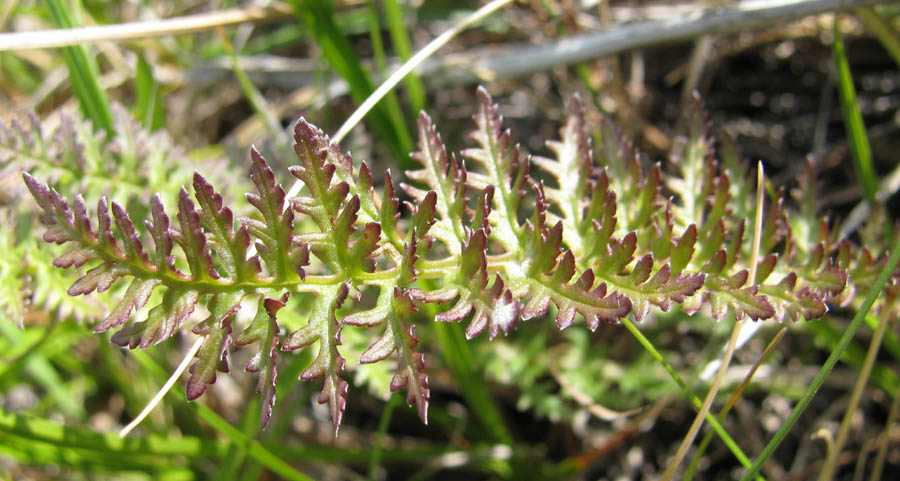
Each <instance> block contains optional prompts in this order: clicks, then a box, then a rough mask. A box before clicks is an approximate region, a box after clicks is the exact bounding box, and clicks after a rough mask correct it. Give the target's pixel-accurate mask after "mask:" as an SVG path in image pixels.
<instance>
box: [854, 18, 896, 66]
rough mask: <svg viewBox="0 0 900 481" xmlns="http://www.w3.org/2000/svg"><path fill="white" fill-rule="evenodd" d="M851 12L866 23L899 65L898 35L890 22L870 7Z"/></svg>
mask: <svg viewBox="0 0 900 481" xmlns="http://www.w3.org/2000/svg"><path fill="white" fill-rule="evenodd" d="M853 13H855V14H856V16H857V17H859V19H860V20H862V21H863V23H864V24H866V28H868V29H869V30H870V31H871V32H872V33H874V34H875V37H876V38H877V39H878V41H879V42H881V45H882V46H883V47H884V49H885V50H887V52H888V54H890V56H891V58H893V59H894V61H895V62H897V65H898V66H900V35H898V33H897V31H896V30H895V29H894V28H893V27H891V24H890V23H888V21H887V20H885V19H884V18H883V17H882V16H881V15H879V14H878V12H876V11H875V9H874V8H872V7H866V8H860V9H859V10H856V11H854V12H853Z"/></svg>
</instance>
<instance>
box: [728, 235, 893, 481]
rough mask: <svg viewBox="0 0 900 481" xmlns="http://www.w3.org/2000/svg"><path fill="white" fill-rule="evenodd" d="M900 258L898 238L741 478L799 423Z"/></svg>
mask: <svg viewBox="0 0 900 481" xmlns="http://www.w3.org/2000/svg"><path fill="white" fill-rule="evenodd" d="M898 261H900V240H898V242H897V244H896V245H895V246H894V248H893V249H892V250H891V257H890V258H889V259H888V261H887V264H886V265H885V266H884V268H883V269H882V270H881V273H879V274H878V279H877V280H876V281H875V284H874V285H873V286H872V289H871V290H869V293H868V294H867V295H866V300H865V301H864V302H863V304H862V306H861V307H860V308H859V310H858V311H856V315H854V316H853V320H852V321H851V322H850V325H849V326H847V329H846V330H844V333H843V335H842V336H841V338H840V340H839V341H838V343H837V345H836V346H835V348H834V349H833V350H832V351H831V354H830V355H829V356H828V359H827V360H826V361H825V364H824V365H823V366H822V369H821V370H819V373H818V374H817V375H816V377H815V378H814V379H813V380H812V382H811V383H810V386H809V388H808V389H807V390H806V392H805V393H804V395H803V397H802V398H801V399H800V401H799V402H798V403H797V405H796V406H794V409H793V411H791V414H790V415H789V416H788V418H787V419H786V420H785V421H784V423H782V425H781V428H780V429H779V430H778V432H776V433H775V436H773V437H772V439H771V440H770V441H769V443H768V444H766V447H765V448H764V449H763V451H762V452H761V453H760V454H759V456H757V457H756V459H755V460H754V461H753V465H752V466H751V467H750V469H748V470H747V472H746V473H744V476H743V477H742V478H741V481H748V480H749V479H751V478H753V477H754V476H755V475H756V474H757V473H758V472H759V470H760V469H761V468H762V465H763V464H765V462H766V460H768V459H769V457H770V456H771V455H772V453H774V452H775V449H777V448H778V446H779V445H781V442H782V441H784V438H785V437H786V436H787V434H788V432H790V430H791V428H793V427H794V424H796V423H797V420H798V419H799V418H800V415H801V414H803V411H805V410H806V407H807V406H808V405H809V403H810V401H812V398H813V397H814V396H815V395H816V392H818V390H819V388H820V387H822V384H823V383H824V382H825V378H827V377H828V374H829V373H831V370H832V369H833V368H834V365H835V364H837V362H838V360H839V359H840V358H841V356H842V355H843V354H844V352H845V351H846V349H847V346H848V345H850V342H851V341H852V340H853V336H854V334H856V330H857V329H859V326H860V325H862V324H863V320H864V319H865V317H866V315H867V314H868V313H869V309H871V308H872V304H874V303H875V301H876V300H877V299H878V297H879V296H880V295H881V291H882V289H883V288H884V286H885V284H886V283H887V280H888V278H889V277H890V276H891V273H892V272H893V271H894V268H895V267H897V262H898Z"/></svg>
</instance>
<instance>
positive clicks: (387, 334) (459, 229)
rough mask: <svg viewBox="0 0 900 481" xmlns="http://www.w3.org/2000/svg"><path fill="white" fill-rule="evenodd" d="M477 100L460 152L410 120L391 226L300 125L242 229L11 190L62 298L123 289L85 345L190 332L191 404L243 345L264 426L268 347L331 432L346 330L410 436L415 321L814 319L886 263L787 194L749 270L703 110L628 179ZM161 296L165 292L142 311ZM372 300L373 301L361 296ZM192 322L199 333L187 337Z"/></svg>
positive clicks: (185, 214)
mask: <svg viewBox="0 0 900 481" xmlns="http://www.w3.org/2000/svg"><path fill="white" fill-rule="evenodd" d="M477 102H478V104H477V105H478V106H477V112H476V114H475V117H474V120H475V129H474V130H473V132H472V133H471V135H470V136H469V138H470V139H471V140H472V143H473V145H472V146H471V147H470V148H467V149H464V150H462V151H461V152H460V154H459V155H456V154H453V153H449V152H448V149H447V148H446V146H445V145H444V143H443V141H442V139H441V136H440V135H439V134H438V131H437V128H436V126H435V125H434V123H433V122H432V120H431V119H430V118H429V117H428V116H427V115H426V114H424V113H423V114H422V115H420V117H419V119H418V133H419V142H418V151H417V152H415V153H414V154H413V156H412V157H413V159H414V160H415V161H416V162H417V163H418V164H419V165H420V167H421V168H420V169H419V170H415V171H412V172H408V173H407V177H408V183H404V184H401V185H402V189H403V190H404V191H405V192H406V194H407V195H408V196H409V197H410V198H411V199H412V200H411V202H409V203H407V204H406V206H407V207H408V208H407V209H404V208H402V204H401V202H400V199H399V198H398V194H397V191H396V189H395V185H394V179H393V178H392V176H391V174H390V172H388V173H386V174H385V182H384V186H383V190H382V191H381V195H378V193H377V192H376V190H375V188H374V185H373V176H372V172H371V171H370V169H369V167H368V165H367V164H366V163H364V162H363V163H361V164H360V165H359V167H358V168H356V167H355V166H354V162H353V160H352V159H351V157H350V156H349V155H348V154H345V153H342V152H341V151H340V149H339V147H338V146H337V145H335V144H333V143H332V142H331V140H330V139H329V138H328V136H326V135H325V134H324V133H323V132H322V131H321V130H319V129H318V128H316V127H315V126H313V125H311V124H309V123H308V122H306V121H305V120H304V119H300V121H299V122H298V123H297V126H296V128H295V131H294V139H295V142H296V143H295V148H294V150H295V153H296V155H297V161H298V163H297V165H295V166H293V167H290V169H289V170H290V173H291V174H293V176H294V177H296V178H297V179H299V181H301V182H303V184H305V186H306V190H305V193H304V194H303V195H301V196H298V197H293V198H287V195H286V194H285V189H284V188H283V187H282V186H281V185H278V183H277V182H276V180H275V175H274V173H273V172H272V171H271V170H270V169H269V166H268V165H267V163H266V161H265V160H264V159H263V157H262V155H261V154H260V153H259V152H258V151H256V150H255V149H254V150H251V152H250V180H251V181H252V183H253V185H254V186H255V192H251V193H247V194H246V199H247V201H248V202H249V204H250V205H252V207H253V208H255V211H256V212H254V213H253V214H252V215H251V216H249V217H241V218H237V219H236V218H235V216H234V214H233V211H232V209H231V207H229V206H228V205H226V203H225V201H224V197H223V195H222V194H221V193H220V192H218V191H216V189H215V188H214V187H213V185H212V183H211V182H209V181H207V179H206V178H205V177H204V176H202V175H200V174H196V175H195V176H194V177H193V181H192V190H193V194H191V193H190V192H189V191H188V190H187V189H182V190H181V191H180V193H179V194H178V196H177V200H176V201H175V204H176V208H177V213H176V215H175V217H174V218H170V216H169V215H168V214H167V213H166V209H165V208H164V206H163V200H162V198H161V197H159V196H155V197H153V198H152V200H151V202H150V207H149V209H148V210H147V212H148V214H147V217H148V218H147V220H146V221H145V226H146V232H142V231H140V230H139V229H137V228H136V227H135V224H134V223H133V222H132V220H131V218H130V216H129V214H128V213H127V212H126V211H125V209H123V208H122V207H121V206H120V205H119V204H117V203H115V202H113V203H110V204H108V203H107V201H106V200H105V199H103V198H101V199H100V200H99V203H98V206H97V210H96V222H94V221H92V220H91V219H90V218H89V215H88V210H87V208H86V206H85V203H84V202H83V201H82V200H81V198H80V197H76V198H75V199H74V200H73V201H72V204H71V206H70V205H69V203H67V201H66V200H64V199H63V197H62V196H61V195H59V194H58V193H57V192H56V191H55V190H53V189H52V188H50V187H49V186H48V185H47V184H44V183H42V182H40V181H38V180H36V179H35V178H34V177H32V176H31V175H29V174H27V173H26V174H25V175H24V177H25V183H26V185H27V187H28V189H29V190H30V191H31V193H32V195H33V197H34V198H35V200H36V201H37V203H38V205H39V207H40V208H41V210H42V212H43V214H42V220H43V222H44V223H45V224H46V225H47V231H46V233H45V234H44V239H45V240H46V241H48V242H55V243H58V244H66V245H67V250H66V251H64V252H63V253H62V254H61V255H60V256H59V257H58V258H57V260H56V261H55V262H54V265H56V266H58V267H62V268H83V267H86V268H87V271H86V272H84V273H83V274H82V275H81V277H80V278H78V279H77V280H75V282H74V283H73V284H72V287H71V288H70V289H69V293H70V294H72V295H86V294H90V293H91V292H94V291H104V290H107V289H109V288H110V287H111V286H112V285H113V284H114V283H116V282H117V281H119V280H120V279H122V278H129V279H130V281H129V282H130V283H129V284H128V287H127V289H126V290H125V292H124V293H123V294H122V295H121V300H120V301H119V303H118V304H117V305H116V306H115V307H114V308H113V309H112V310H111V311H110V312H109V314H108V316H107V317H106V319H104V320H103V321H102V322H100V323H98V324H97V326H96V330H97V331H98V332H102V331H106V330H109V329H118V330H117V331H116V332H115V333H114V334H113V335H112V341H113V342H114V343H116V344H119V345H122V346H128V347H130V348H138V347H140V348H142V349H143V348H146V347H148V346H150V345H151V344H154V343H157V342H161V341H163V340H165V339H168V338H170V337H171V336H172V335H174V334H175V333H176V332H178V331H179V329H180V328H181V326H183V325H186V324H189V325H192V326H193V327H192V330H193V332H194V333H195V334H197V335H199V336H203V338H204V340H203V345H202V347H201V348H200V351H199V353H198V355H197V360H196V361H195V362H194V364H193V365H192V367H191V378H190V380H189V381H188V389H187V393H188V397H189V399H194V398H196V397H197V396H199V395H201V394H202V393H203V392H204V391H205V390H206V389H207V387H208V386H209V384H211V383H213V382H215V379H216V376H217V375H218V373H219V372H227V371H228V352H229V350H230V349H232V348H235V347H240V346H247V345H254V346H255V349H256V350H257V351H256V354H255V355H254V356H253V357H252V359H251V360H250V362H249V363H248V364H247V365H246V367H245V369H246V370H247V371H250V372H255V373H258V376H259V380H258V383H257V391H258V392H259V393H260V394H261V397H262V409H261V423H262V424H263V426H265V425H266V424H267V423H268V421H269V419H270V417H271V415H272V409H273V406H274V403H275V386H276V383H277V382H278V381H277V372H278V369H277V366H276V363H277V360H278V354H277V352H278V350H279V349H280V350H284V351H294V350H299V349H307V348H309V349H316V354H315V355H314V361H313V362H312V364H311V365H310V366H308V367H307V368H306V369H305V370H304V371H303V372H302V374H301V375H300V379H301V380H303V381H312V380H314V379H321V381H317V382H321V383H322V388H321V393H320V394H319V396H318V401H319V402H320V403H323V404H326V403H327V404H328V411H329V415H330V418H331V421H332V423H333V426H334V430H335V433H337V431H338V429H339V427H340V424H341V419H342V418H343V415H344V411H345V409H346V405H347V398H348V396H349V393H348V388H349V385H348V382H347V381H346V380H345V379H344V376H345V368H346V367H347V366H346V365H345V364H346V360H345V359H347V358H348V356H347V353H346V352H345V350H346V349H348V348H349V346H345V345H344V344H342V339H341V338H342V332H343V330H344V328H345V327H347V326H353V327H351V329H366V330H371V331H370V332H380V334H373V335H372V337H371V338H372V341H370V342H369V343H368V346H369V347H368V348H367V349H365V350H364V352H362V353H361V354H360V355H359V356H358V358H359V362H360V364H362V365H366V364H372V363H376V362H380V361H383V360H385V359H396V372H395V373H394V375H393V378H392V380H391V383H390V389H391V390H392V391H396V390H399V389H403V388H405V389H406V391H407V401H408V403H409V404H410V405H415V406H416V407H417V409H418V411H419V416H420V418H421V419H422V421H423V422H427V412H428V402H429V394H430V391H429V385H428V375H427V374H426V364H425V354H424V353H423V347H422V346H421V345H419V339H418V338H417V336H416V322H421V321H422V316H421V314H418V312H419V311H420V309H419V305H420V304H422V303H435V304H440V305H441V309H440V312H439V313H438V314H437V315H436V316H435V317H434V318H433V319H427V320H426V321H437V322H463V321H465V323H466V329H465V332H466V336H467V337H468V338H473V337H476V336H478V335H480V334H481V333H483V332H487V337H488V338H490V339H494V338H496V337H497V336H499V335H501V334H504V335H506V334H509V333H510V332H511V331H512V330H513V329H514V328H516V326H517V325H518V323H519V322H520V321H525V320H532V319H535V318H538V317H540V316H541V315H543V314H545V313H546V312H548V311H549V310H550V309H551V305H553V306H555V308H556V324H557V325H558V326H559V328H560V329H565V328H568V327H570V326H572V325H573V324H575V323H577V322H579V321H581V322H584V323H585V325H586V326H587V327H588V328H589V329H591V330H596V329H597V328H598V327H599V326H600V324H601V323H610V324H615V323H617V322H619V320H621V319H622V318H623V317H625V316H627V315H633V316H634V318H635V319H636V320H638V321H640V320H642V319H644V318H646V317H647V316H648V315H651V313H652V312H653V309H659V310H663V311H666V310H669V309H672V308H674V307H676V306H678V307H680V308H681V309H682V310H684V311H686V312H689V313H693V312H697V311H703V312H707V313H709V314H710V315H712V317H714V318H716V319H721V318H722V317H724V316H725V315H726V314H728V313H731V314H733V315H734V316H736V317H738V318H741V317H749V318H751V319H768V318H773V317H774V318H777V319H788V318H789V319H794V320H798V319H801V318H806V319H813V318H816V317H820V316H822V315H823V314H824V313H825V312H826V311H827V309H828V305H829V303H835V302H839V303H852V302H855V300H854V296H853V293H854V292H856V290H857V289H861V288H865V286H866V285H868V284H867V283H871V282H872V279H873V278H874V275H875V273H877V272H878V270H879V269H880V267H879V266H880V265H881V264H883V255H881V253H871V252H869V251H868V250H866V249H854V248H853V246H852V245H851V244H850V243H849V241H840V240H838V239H837V238H836V236H835V235H834V233H833V231H832V230H831V229H830V228H829V224H828V222H827V220H825V219H823V218H821V217H819V216H818V215H817V213H816V209H815V204H814V201H813V200H811V199H810V198H807V197H802V196H799V197H797V199H798V202H797V203H798V205H799V206H800V213H799V214H792V215H791V216H790V217H789V216H788V215H787V214H786V212H787V209H788V207H787V206H786V204H785V200H784V198H783V195H781V194H780V193H777V194H775V195H769V196H768V199H767V205H768V207H767V210H766V212H765V224H764V229H763V243H762V246H761V255H760V257H759V259H760V261H759V264H758V265H757V266H751V265H749V262H750V260H749V259H750V245H751V238H750V237H751V236H752V233H751V232H749V231H748V229H747V228H746V227H745V221H746V219H747V216H748V215H749V214H751V213H752V212H753V207H752V206H753V199H752V188H750V187H748V186H747V185H746V181H745V180H744V179H745V178H746V175H745V173H746V168H745V167H744V166H743V164H741V163H740V162H738V161H737V160H735V158H734V157H735V156H734V155H728V156H727V157H726V160H725V161H724V162H721V163H720V162H719V160H718V159H717V157H716V153H715V151H714V150H713V146H714V145H715V142H714V140H713V139H712V138H711V137H710V135H709V131H710V129H709V126H708V124H707V121H706V116H705V114H704V113H703V108H702V105H701V104H700V102H699V100H698V101H696V102H695V113H694V115H693V121H692V122H691V124H690V129H689V131H688V135H687V137H686V138H684V139H683V140H682V142H680V144H679V145H680V146H681V147H679V148H678V149H676V151H675V157H674V158H675V159H676V160H678V162H676V164H675V167H674V168H672V169H664V168H662V166H661V165H659V164H655V165H645V162H643V160H642V157H641V156H640V155H639V153H637V152H636V150H635V149H634V148H633V147H632V146H630V145H629V144H628V143H627V142H626V141H625V140H624V139H623V137H622V136H621V134H620V133H619V132H618V131H616V129H615V128H614V127H613V126H612V124H611V123H609V122H608V121H603V120H601V121H598V122H593V121H589V120H588V119H589V115H588V114H587V113H586V112H585V109H584V108H583V106H582V104H581V102H580V100H579V99H578V98H577V97H575V98H573V99H571V100H570V101H569V103H568V104H567V112H568V115H567V121H566V123H565V125H564V126H563V128H562V129H561V130H560V139H559V140H554V141H551V142H549V143H548V148H549V152H548V153H549V156H548V157H540V156H537V157H532V156H531V155H529V154H527V153H526V152H524V150H523V149H522V148H521V147H519V146H518V145H517V144H515V142H514V138H513V135H512V133H511V132H510V131H508V130H507V129H505V128H504V126H503V117H502V116H501V115H500V108H499V107H498V106H497V105H496V104H494V102H493V100H492V99H491V97H490V95H489V94H488V93H487V91H486V90H484V89H479V90H478V92H477ZM594 125H596V126H598V128H596V129H595V128H593V127H592V126H594ZM595 131H596V133H597V134H598V135H596V136H595V135H594V134H595ZM595 141H596V143H597V145H596V146H595V145H594V142H595ZM669 172H672V173H669ZM813 178H814V165H813V164H812V163H809V164H808V165H807V171H806V173H805V177H804V178H803V182H804V184H803V185H801V186H800V187H801V190H804V191H806V192H808V191H810V190H812V189H813V188H814V185H813V180H812V179H813ZM404 210H406V211H408V214H407V215H403V214H402V212H403V211H404ZM110 211H111V213H110ZM789 219H790V220H789ZM306 221H308V222H306ZM251 245H252V246H255V251H256V252H255V253H251V248H250V246H251ZM426 254H427V255H426ZM751 269H757V277H756V281H755V283H753V284H752V285H751V284H750V283H749V278H750V276H749V273H750V271H751ZM894 284H896V282H894ZM848 286H849V287H848ZM157 289H159V290H161V291H162V295H161V296H156V297H153V296H151V294H152V293H153V291H154V290H157ZM374 292H377V295H376V296H377V297H376V299H375V300H374V305H373V304H372V302H371V300H364V299H362V297H363V296H364V295H372V294H370V293H374ZM290 297H294V298H302V299H303V302H302V303H303V304H304V305H305V306H306V308H302V307H301V309H302V310H303V314H304V317H303V318H304V319H306V321H305V324H302V325H301V326H300V327H299V328H298V329H295V330H293V332H287V333H282V332H281V328H282V327H281V323H279V321H278V315H279V312H280V311H281V310H282V309H296V308H295V307H290V306H287V305H286V304H287V303H288V299H289V298H290ZM894 297H896V296H894ZM151 298H153V299H159V300H158V301H157V302H156V304H155V305H153V306H150V308H149V310H148V312H147V314H146V318H145V319H143V320H135V319H133V317H134V312H137V311H142V310H143V308H144V307H145V306H146V305H147V304H148V303H149V302H150V299H151ZM245 301H251V302H245ZM363 301H365V304H366V305H369V306H371V307H368V308H362V307H361V306H362V305H364V302H363ZM251 303H256V305H257V307H256V313H255V315H253V316H252V317H251V318H250V320H249V321H244V320H243V319H244V316H238V315H237V314H238V311H239V310H240V309H241V306H242V305H244V304H251ZM198 305H202V306H203V307H205V309H202V310H200V309H197V307H198ZM882 308H887V307H884V306H882ZM195 311H196V312H200V311H205V312H208V315H207V316H206V317H205V318H202V319H197V318H195V315H194V313H195ZM350 358H355V356H354V357H350Z"/></svg>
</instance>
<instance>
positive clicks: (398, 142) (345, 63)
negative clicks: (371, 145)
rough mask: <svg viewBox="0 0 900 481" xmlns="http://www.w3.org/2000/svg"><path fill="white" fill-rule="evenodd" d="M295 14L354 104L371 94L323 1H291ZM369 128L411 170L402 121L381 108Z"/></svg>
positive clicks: (410, 144) (369, 84)
mask: <svg viewBox="0 0 900 481" xmlns="http://www.w3.org/2000/svg"><path fill="white" fill-rule="evenodd" d="M289 3H290V4H291V6H292V7H293V8H294V13H295V15H296V16H297V17H298V18H299V19H300V21H301V22H303V25H304V26H306V28H307V29H308V30H309V31H310V32H312V34H313V36H314V37H315V39H316V42H317V43H318V44H319V48H321V49H322V54H323V55H324V56H325V58H326V59H327V60H328V63H329V64H330V65H331V68H332V69H334V71H335V72H337V73H338V75H340V76H341V77H343V78H344V80H346V81H347V83H348V84H349V85H350V94H351V96H352V97H353V100H354V101H355V102H357V103H361V102H363V101H364V100H365V99H366V97H368V96H369V94H371V93H372V91H373V87H372V82H371V80H370V79H369V76H368V74H367V73H366V72H365V70H363V68H362V64H361V63H360V61H359V57H358V56H357V55H356V52H355V50H354V49H353V47H352V45H350V42H349V41H348V40H347V38H346V37H344V35H343V33H341V31H340V29H339V28H338V26H337V24H336V23H335V21H334V11H333V10H332V8H331V5H330V4H329V3H327V2H321V1H319V0H291V1H290V2H289ZM369 126H370V127H371V128H372V130H373V131H375V132H376V133H377V134H378V135H379V137H381V138H382V140H383V141H384V142H385V144H386V145H387V147H388V148H389V149H390V151H391V154H392V155H393V156H394V158H395V159H396V160H397V162H398V163H399V164H400V166H401V167H404V168H405V167H411V166H412V164H411V162H412V161H411V160H410V159H409V152H411V151H412V147H413V142H412V138H411V137H410V136H409V129H407V128H406V125H404V124H403V120H402V119H398V118H396V117H395V116H391V115H390V112H389V110H388V109H387V108H386V107H385V106H384V105H377V106H376V107H375V109H374V112H372V117H371V118H370V122H369Z"/></svg>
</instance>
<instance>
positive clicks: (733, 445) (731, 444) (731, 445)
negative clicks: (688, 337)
mask: <svg viewBox="0 0 900 481" xmlns="http://www.w3.org/2000/svg"><path fill="white" fill-rule="evenodd" d="M622 324H624V325H625V327H626V328H627V329H628V331H629V332H631V334H632V335H633V336H634V337H635V339H637V341H638V342H639V343H640V344H641V346H643V347H644V349H646V350H647V352H649V353H650V355H651V356H653V358H654V359H656V361H657V362H658V363H659V364H660V365H662V367H663V368H664V369H665V370H666V372H668V373H669V376H671V377H672V379H673V380H674V381H675V384H677V385H678V387H679V388H681V391H682V392H683V393H684V394H685V395H686V396H687V398H688V399H689V400H690V401H691V404H693V405H694V407H695V408H697V409H700V407H701V406H702V405H703V402H702V401H700V398H698V397H697V395H696V394H694V392H693V391H692V390H691V388H689V387H688V385H687V384H686V383H685V382H684V380H683V379H682V378H681V376H680V375H679V374H678V372H676V371H675V369H673V368H672V365H671V364H669V362H668V361H666V359H665V358H664V357H663V356H662V354H660V352H659V351H658V350H657V349H656V347H655V346H654V345H653V343H652V342H650V340H649V339H647V336H645V335H644V333H642V332H641V331H640V329H638V328H637V326H635V325H634V323H633V322H631V320H630V319H628V318H627V317H623V318H622ZM705 419H706V422H708V423H709V425H710V426H711V427H712V429H713V430H714V431H715V432H716V434H718V435H719V437H720V438H721V439H722V442H724V443H725V446H727V447H728V449H729V450H730V451H731V453H732V454H733V455H734V457H735V458H737V460H738V461H739V462H740V463H741V465H743V466H744V467H750V458H748V457H747V455H746V454H744V452H743V451H742V450H741V447H740V446H738V444H737V442H735V440H734V438H732V437H731V435H730V434H728V431H726V430H725V428H724V427H722V424H721V423H720V422H719V420H718V419H716V418H715V417H714V416H713V415H712V413H709V412H707V413H706V416H705ZM756 479H757V480H761V479H763V478H762V477H761V476H757V478H756Z"/></svg>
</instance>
